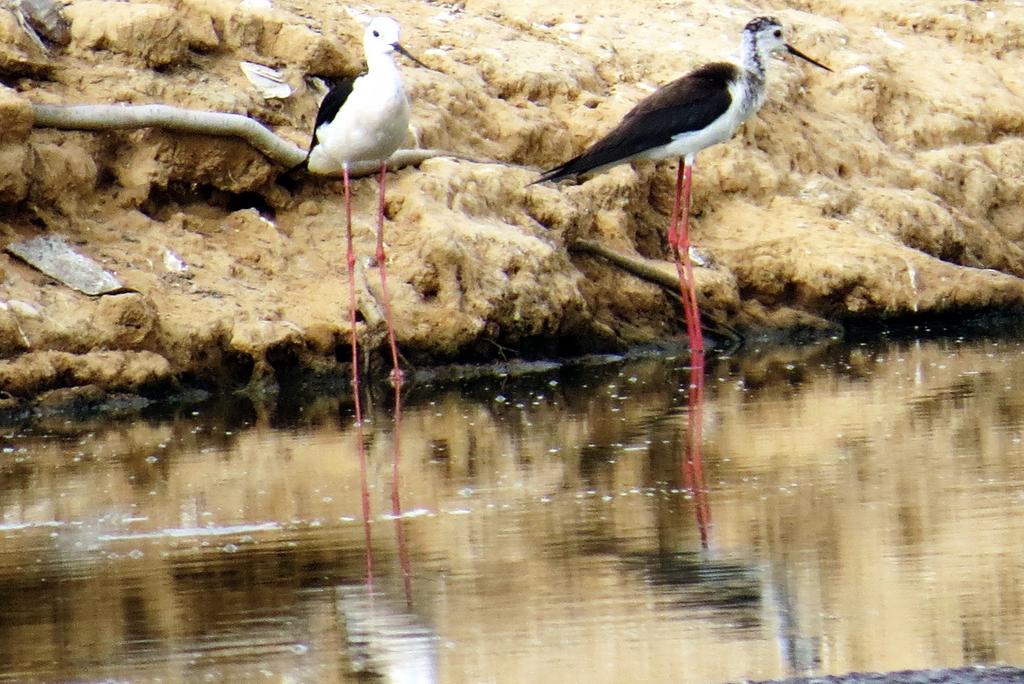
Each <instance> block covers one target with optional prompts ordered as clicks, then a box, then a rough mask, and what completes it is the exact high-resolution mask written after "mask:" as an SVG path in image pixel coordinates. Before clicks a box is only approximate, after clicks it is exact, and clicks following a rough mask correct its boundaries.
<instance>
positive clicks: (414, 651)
mask: <svg viewBox="0 0 1024 684" xmlns="http://www.w3.org/2000/svg"><path fill="white" fill-rule="evenodd" d="M365 589H366V588H365V587H364V586H362V585H359V586H345V587H339V595H338V600H337V605H338V613H339V614H340V615H342V616H343V617H344V621H345V625H344V626H345V632H346V634H347V642H348V656H349V659H350V660H351V661H352V667H353V669H354V670H356V671H357V672H359V673H361V674H376V675H378V676H379V677H380V678H381V681H385V682H408V683H416V684H419V683H424V684H426V683H428V682H436V681H438V672H437V667H438V665H437V643H438V637H437V635H436V634H434V633H433V632H431V631H430V630H429V629H427V628H426V627H423V626H422V625H419V624H417V623H416V619H415V617H414V616H413V615H411V614H409V613H408V612H405V611H404V610H403V609H401V608H399V607H398V605H397V604H396V603H395V602H393V601H390V600H389V599H388V598H387V597H386V596H384V595H382V594H381V593H374V594H372V595H371V594H369V593H367V592H366V591H365ZM402 605H403V606H404V605H405V604H404V603H403V604H402Z"/></svg>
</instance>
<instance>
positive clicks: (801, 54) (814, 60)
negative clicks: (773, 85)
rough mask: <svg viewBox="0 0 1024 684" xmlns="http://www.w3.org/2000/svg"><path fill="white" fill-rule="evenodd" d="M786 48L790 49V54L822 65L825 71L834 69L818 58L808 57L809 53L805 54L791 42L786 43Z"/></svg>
mask: <svg viewBox="0 0 1024 684" xmlns="http://www.w3.org/2000/svg"><path fill="white" fill-rule="evenodd" d="M786 49H787V50H789V54H791V55H795V56H796V57H799V58H800V59H802V60H804V61H806V62H810V63H811V64H813V65H814V66H816V67H821V68H822V69H824V70H825V71H832V70H831V69H829V68H828V67H827V66H825V65H824V64H822V63H821V62H819V61H818V60H816V59H811V58H810V57H808V56H807V55H805V54H804V53H802V52H800V51H799V50H797V49H796V48H795V47H793V46H792V45H790V44H789V43H786Z"/></svg>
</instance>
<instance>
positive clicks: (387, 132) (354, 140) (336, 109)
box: [300, 17, 424, 383]
mask: <svg viewBox="0 0 1024 684" xmlns="http://www.w3.org/2000/svg"><path fill="white" fill-rule="evenodd" d="M398 35H399V28H398V23H397V22H396V21H395V20H394V19H391V18H389V17H377V18H376V19H373V20H372V21H371V22H370V23H369V24H368V25H367V27H366V31H365V32H364V33H363V49H364V51H365V53H366V67H367V69H366V73H364V74H361V75H360V76H357V77H356V78H350V79H345V80H343V81H341V82H340V83H338V84H337V85H335V86H334V87H333V88H331V90H330V91H329V92H328V93H327V96H326V97H324V99H323V101H322V102H321V103H320V109H319V111H317V114H316V124H315V125H314V126H313V137H312V140H310V143H309V154H308V155H307V156H306V160H305V161H304V162H303V163H302V164H300V166H303V165H304V166H305V167H306V168H308V169H309V171H311V172H313V173H317V174H324V175H327V174H335V173H338V172H339V171H340V172H341V175H342V179H343V182H344V184H345V220H346V231H347V232H346V240H347V254H346V257H347V265H348V273H349V300H350V302H349V304H350V311H349V314H350V319H349V320H350V322H351V324H352V333H351V334H352V363H353V364H355V363H356V344H357V342H356V332H355V329H356V301H355V275H354V269H355V253H354V252H353V249H352V195H351V188H350V182H349V181H350V179H349V169H350V166H351V165H352V164H354V163H356V162H377V163H379V164H380V179H379V181H378V183H379V202H378V205H377V252H376V259H377V265H378V267H379V268H380V282H381V297H382V304H383V307H384V317H385V319H386V321H387V327H388V342H389V344H390V346H391V360H392V362H393V364H394V366H393V369H392V380H393V381H394V382H396V383H400V382H401V379H402V371H401V369H400V368H399V365H398V346H397V345H396V343H395V328H394V322H393V320H392V318H391V298H390V295H389V293H388V281H387V264H386V255H385V253H384V185H385V178H386V176H387V160H388V157H390V156H391V155H392V154H393V153H394V152H395V150H397V149H398V148H399V146H400V145H401V144H402V141H403V140H404V139H405V136H406V133H407V132H408V129H409V100H408V98H407V97H406V94H405V88H404V86H403V85H402V78H401V74H400V73H399V70H398V66H397V65H396V64H395V62H394V59H393V57H392V55H393V53H395V52H398V53H399V54H402V55H405V56H406V57H408V58H409V59H411V60H412V61H413V62H415V63H416V64H419V65H420V66H424V65H423V63H422V62H420V61H419V60H417V59H416V58H415V57H413V56H412V55H411V54H409V52H408V51H407V50H406V49H405V48H403V47H402V45H401V44H400V43H399V42H398ZM353 373H355V371H353Z"/></svg>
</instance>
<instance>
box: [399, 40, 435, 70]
mask: <svg viewBox="0 0 1024 684" xmlns="http://www.w3.org/2000/svg"><path fill="white" fill-rule="evenodd" d="M391 47H393V48H395V52H397V53H398V54H400V55H405V56H406V57H408V58H409V59H411V60H412V61H414V62H416V63H417V64H418V65H420V66H421V67H423V68H424V69H429V68H430V67H428V66H427V65H426V64H424V63H423V62H421V61H420V60H418V59H416V58H415V57H413V56H412V55H411V54H409V51H408V50H406V49H405V48H404V47H402V46H401V45H399V44H398V43H392V44H391Z"/></svg>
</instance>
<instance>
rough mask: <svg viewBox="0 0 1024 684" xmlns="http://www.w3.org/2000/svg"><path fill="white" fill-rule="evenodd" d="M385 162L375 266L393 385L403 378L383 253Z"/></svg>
mask: <svg viewBox="0 0 1024 684" xmlns="http://www.w3.org/2000/svg"><path fill="white" fill-rule="evenodd" d="M387 172H388V166H387V163H385V162H381V164H380V183H379V185H380V193H379V201H378V206H377V254H376V257H377V267H378V268H380V288H381V301H382V303H383V305H384V319H385V321H386V322H387V325H388V343H389V344H390V345H391V362H392V364H393V367H392V369H391V382H392V384H393V385H395V387H399V386H401V384H402V380H403V378H404V376H403V374H402V369H401V368H400V367H399V365H398V345H397V344H396V343H395V326H394V323H393V321H392V319H391V295H390V294H389V293H388V269H387V255H386V254H385V253H384V186H385V179H386V178H387Z"/></svg>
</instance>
